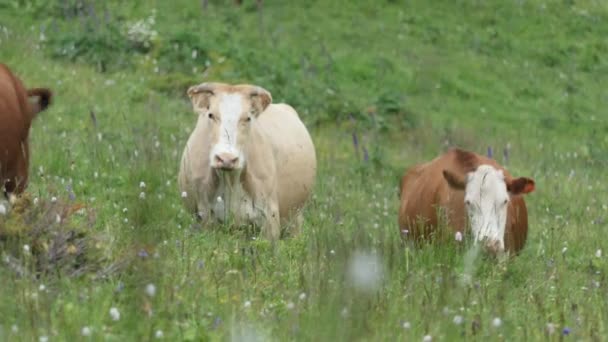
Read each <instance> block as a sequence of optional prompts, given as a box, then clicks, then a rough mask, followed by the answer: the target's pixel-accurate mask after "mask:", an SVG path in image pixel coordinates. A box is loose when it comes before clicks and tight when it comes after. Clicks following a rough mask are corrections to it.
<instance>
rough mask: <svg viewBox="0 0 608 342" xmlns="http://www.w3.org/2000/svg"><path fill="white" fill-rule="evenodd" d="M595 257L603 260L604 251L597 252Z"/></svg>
mask: <svg viewBox="0 0 608 342" xmlns="http://www.w3.org/2000/svg"><path fill="white" fill-rule="evenodd" d="M595 257H596V258H601V257H602V250H601V249H598V250H597V251H595Z"/></svg>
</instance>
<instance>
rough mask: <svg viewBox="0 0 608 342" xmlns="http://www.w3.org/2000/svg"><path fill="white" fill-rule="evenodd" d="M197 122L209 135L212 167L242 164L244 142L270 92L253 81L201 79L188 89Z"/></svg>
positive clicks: (244, 158)
mask: <svg viewBox="0 0 608 342" xmlns="http://www.w3.org/2000/svg"><path fill="white" fill-rule="evenodd" d="M188 96H189V97H190V100H191V101H192V106H193V108H194V111H195V112H196V113H198V114H199V116H200V117H199V124H201V125H202V127H203V130H204V131H205V134H207V135H208V137H209V139H210V146H211V148H210V152H209V158H210V159H209V161H210V163H209V164H210V165H211V167H212V168H214V169H218V170H227V171H230V170H239V169H242V168H243V167H244V166H245V163H246V155H245V146H246V144H247V140H248V137H249V133H250V131H251V127H252V125H254V124H255V120H256V119H257V117H258V116H259V115H260V114H261V113H262V112H263V111H264V110H265V109H266V107H268V105H269V104H270V103H271V102H272V96H271V95H270V93H269V92H268V91H267V90H265V89H263V88H261V87H257V86H253V85H236V86H232V85H228V84H222V83H203V84H199V85H197V86H192V87H190V89H188Z"/></svg>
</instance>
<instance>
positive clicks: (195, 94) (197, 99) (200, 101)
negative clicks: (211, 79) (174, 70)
mask: <svg viewBox="0 0 608 342" xmlns="http://www.w3.org/2000/svg"><path fill="white" fill-rule="evenodd" d="M215 88H216V84H215V83H201V84H199V85H195V86H192V87H190V88H188V97H190V101H192V107H193V108H194V110H195V111H196V110H197V109H201V108H209V99H210V98H211V96H213V95H214V92H215Z"/></svg>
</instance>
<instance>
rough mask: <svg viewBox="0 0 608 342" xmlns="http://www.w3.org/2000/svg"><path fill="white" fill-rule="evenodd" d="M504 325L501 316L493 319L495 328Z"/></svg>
mask: <svg viewBox="0 0 608 342" xmlns="http://www.w3.org/2000/svg"><path fill="white" fill-rule="evenodd" d="M501 325H502V320H501V319H500V318H499V317H494V319H493V320H492V326H493V327H494V328H499V327H500V326H501Z"/></svg>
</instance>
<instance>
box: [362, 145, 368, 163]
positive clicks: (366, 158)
mask: <svg viewBox="0 0 608 342" xmlns="http://www.w3.org/2000/svg"><path fill="white" fill-rule="evenodd" d="M363 160H365V161H366V162H367V161H369V153H367V148H365V146H363Z"/></svg>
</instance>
